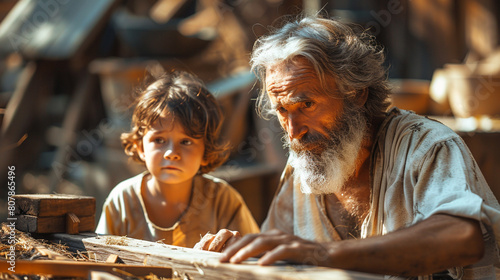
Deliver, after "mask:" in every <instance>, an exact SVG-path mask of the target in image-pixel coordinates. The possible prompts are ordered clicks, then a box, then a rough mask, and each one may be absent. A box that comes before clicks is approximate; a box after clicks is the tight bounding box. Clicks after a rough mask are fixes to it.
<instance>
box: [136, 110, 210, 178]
mask: <svg viewBox="0 0 500 280" xmlns="http://www.w3.org/2000/svg"><path fill="white" fill-rule="evenodd" d="M204 151H205V144H204V142H203V139H196V138H193V137H190V136H188V135H187V134H186V133H185V131H184V128H183V127H182V125H181V124H180V123H179V122H177V121H172V120H171V119H166V118H164V117H160V118H159V119H158V120H157V121H156V122H155V123H154V124H153V126H152V127H151V128H150V129H148V130H146V133H145V134H144V137H143V138H142V147H141V146H139V147H138V152H139V155H140V157H141V159H142V160H143V161H144V162H145V163H146V168H147V169H148V170H149V172H150V173H151V175H152V176H153V177H154V179H155V180H156V181H157V182H158V184H160V185H174V184H181V183H186V182H189V180H192V179H193V177H194V176H195V175H196V173H197V172H198V170H199V168H200V166H202V165H206V162H205V160H204V159H203V155H204Z"/></svg>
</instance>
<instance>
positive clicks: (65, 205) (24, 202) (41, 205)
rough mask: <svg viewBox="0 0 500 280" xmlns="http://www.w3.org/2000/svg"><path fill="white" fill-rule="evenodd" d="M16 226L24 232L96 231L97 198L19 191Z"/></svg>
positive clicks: (72, 232) (70, 232) (74, 232)
mask: <svg viewBox="0 0 500 280" xmlns="http://www.w3.org/2000/svg"><path fill="white" fill-rule="evenodd" d="M13 198H14V199H15V201H16V210H15V215H16V218H17V221H16V228H17V229H18V230H21V231H24V232H34V233H54V232H66V233H69V234H77V233H79V232H82V231H94V227H95V209H96V207H95V198H93V197H89V196H76V195H55V194H38V195H36V194H34V195H15V196H13Z"/></svg>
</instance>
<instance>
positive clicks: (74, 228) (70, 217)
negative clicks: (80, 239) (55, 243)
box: [66, 213, 80, 234]
mask: <svg viewBox="0 0 500 280" xmlns="http://www.w3.org/2000/svg"><path fill="white" fill-rule="evenodd" d="M79 225H80V219H79V218H78V217H77V216H76V215H75V214H74V213H66V233H69V234H78V226H79Z"/></svg>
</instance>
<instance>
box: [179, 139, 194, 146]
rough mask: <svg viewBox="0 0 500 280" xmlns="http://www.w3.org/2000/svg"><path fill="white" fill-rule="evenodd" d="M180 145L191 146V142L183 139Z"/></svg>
mask: <svg viewBox="0 0 500 280" xmlns="http://www.w3.org/2000/svg"><path fill="white" fill-rule="evenodd" d="M181 144H182V145H191V144H193V141H191V140H189V139H184V140H182V141H181Z"/></svg>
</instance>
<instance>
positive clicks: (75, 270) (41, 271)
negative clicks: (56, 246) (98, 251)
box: [0, 260, 172, 278]
mask: <svg viewBox="0 0 500 280" xmlns="http://www.w3.org/2000/svg"><path fill="white" fill-rule="evenodd" d="M9 267H11V264H9V263H8V262H7V261H4V260H0V271H2V272H9V270H8V269H9ZM91 271H104V272H109V273H113V274H114V275H124V274H128V275H127V276H129V275H130V274H131V275H134V276H147V275H150V273H153V274H154V275H157V276H160V277H171V276H172V270H171V269H170V268H166V267H153V266H144V265H124V264H109V263H95V262H83V261H82V262H76V261H52V260H38V261H26V260H16V262H15V274H17V275H23V274H24V275H33V274H36V275H52V276H61V277H85V278H87V277H88V276H89V273H90V272H91Z"/></svg>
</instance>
